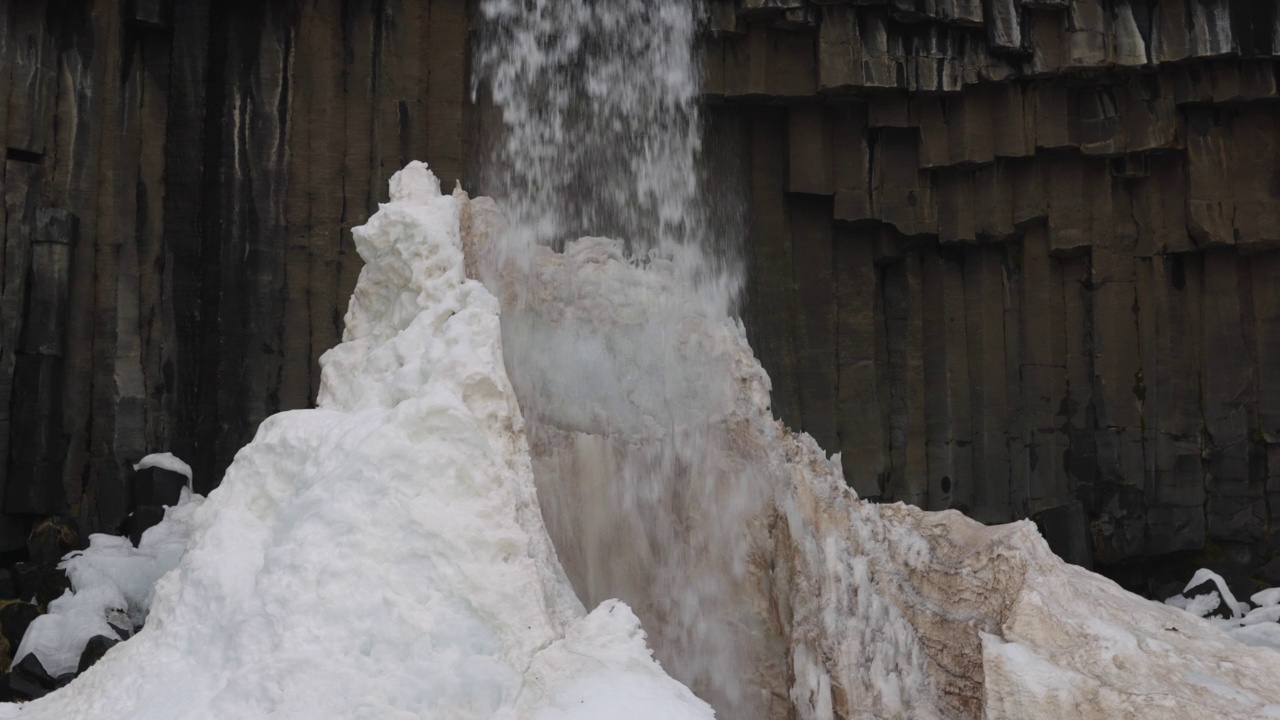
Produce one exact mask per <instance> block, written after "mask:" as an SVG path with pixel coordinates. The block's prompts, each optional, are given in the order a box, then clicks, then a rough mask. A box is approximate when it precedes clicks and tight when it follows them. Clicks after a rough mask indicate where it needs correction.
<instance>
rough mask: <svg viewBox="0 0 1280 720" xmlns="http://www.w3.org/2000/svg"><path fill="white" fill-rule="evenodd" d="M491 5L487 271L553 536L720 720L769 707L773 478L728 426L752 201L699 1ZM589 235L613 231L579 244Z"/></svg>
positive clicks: (588, 591) (577, 569)
mask: <svg viewBox="0 0 1280 720" xmlns="http://www.w3.org/2000/svg"><path fill="white" fill-rule="evenodd" d="M480 8H481V16H482V23H481V32H480V42H479V43H478V47H477V50H476V68H477V72H476V76H477V78H478V82H479V83H480V84H481V86H480V89H481V90H482V91H484V92H488V93H489V95H490V97H491V99H492V104H493V107H494V109H495V112H496V113H499V114H500V117H501V127H500V129H499V131H498V132H497V133H496V135H497V137H496V138H495V139H493V141H492V142H491V143H490V148H489V152H488V155H487V157H486V158H485V160H484V162H483V167H482V168H481V170H480V176H481V178H482V187H481V189H482V190H483V191H484V192H485V193H486V194H490V195H493V196H495V197H496V198H497V199H498V200H499V202H500V203H501V204H502V207H503V209H504V211H505V213H506V216H507V224H506V229H505V232H503V233H502V237H501V238H500V239H499V240H498V241H497V242H496V243H495V246H494V247H493V248H492V250H491V252H490V253H489V255H488V258H489V262H487V263H486V264H485V268H484V269H482V270H481V276H482V277H483V278H484V279H485V281H486V284H487V285H488V286H489V287H490V289H491V290H493V291H494V292H495V293H496V294H498V295H499V296H500V297H501V298H502V301H503V319H502V331H503V343H504V355H505V357H506V365H507V368H508V373H509V375H510V377H511V380H512V384H513V386H514V387H515V389H516V393H517V396H518V397H519V400H520V404H521V409H522V411H523V413H524V415H525V418H526V420H527V421H528V423H529V426H528V434H529V437H530V444H531V446H532V449H533V455H534V469H535V479H536V481H537V485H538V494H539V501H540V504H541V506H542V508H543V514H544V516H545V518H546V521H547V525H548V529H549V531H550V533H551V535H552V538H553V539H554V540H555V543H556V547H557V551H558V553H559V555H560V558H561V561H562V563H563V564H564V566H565V570H566V572H567V574H568V575H569V577H570V579H571V580H572V581H573V584H574V587H575V589H576V590H577V592H578V594H579V596H580V598H581V599H582V600H583V602H584V603H585V604H586V605H587V606H588V607H591V606H594V605H595V604H597V603H599V602H601V601H604V600H607V599H609V598H613V597H618V598H621V599H622V600H624V601H625V602H627V603H629V604H630V605H632V607H634V608H635V610H636V612H637V614H638V615H639V616H640V618H641V620H642V621H643V623H644V625H645V628H646V629H647V631H648V632H649V635H650V639H651V643H652V644H653V646H654V648H655V652H656V653H657V656H658V658H659V659H660V660H661V661H662V663H663V665H664V667H665V668H666V669H667V670H668V671H669V672H671V673H672V675H673V676H674V677H676V678H677V679H679V680H681V681H682V682H685V683H686V684H688V685H689V686H690V687H691V688H693V689H694V691H695V692H697V693H698V694H699V695H701V696H702V697H704V698H707V699H708V700H709V701H711V702H712V704H713V705H715V706H716V707H717V709H718V710H719V712H720V714H721V716H722V717H734V718H751V717H764V716H766V714H767V713H766V710H765V706H766V705H767V702H764V699H765V698H766V697H767V696H768V692H765V691H763V690H762V689H761V688H759V687H756V686H755V684H754V683H753V682H751V681H750V679H749V678H750V677H751V675H752V669H753V668H758V667H760V665H761V663H763V662H765V661H764V660H763V659H762V658H760V657H758V656H759V655H760V647H761V645H762V643H761V638H762V637H770V638H773V637H774V636H776V631H774V630H771V629H770V628H768V627H767V623H766V622H764V621H762V620H761V615H762V614H761V613H760V612H759V609H758V608H753V607H750V606H749V605H745V604H744V603H743V602H741V598H742V597H744V596H745V595H747V594H758V593H747V592H746V589H745V588H746V587H747V586H749V585H751V584H752V583H753V582H755V581H754V580H753V579H752V577H753V573H751V572H750V571H749V569H750V565H751V563H752V562H753V558H758V557H759V556H761V555H762V554H763V553H761V552H760V550H759V548H757V547H754V546H753V544H752V542H751V541H750V539H749V535H748V532H747V530H748V527H749V526H750V525H752V524H753V523H754V524H759V523H761V522H763V519H762V518H763V510H764V508H765V506H766V502H765V501H766V499H767V494H768V493H767V490H768V481H767V479H766V478H764V477H763V476H761V475H758V474H757V473H753V472H750V471H749V470H748V471H744V470H743V469H742V468H733V469H731V467H730V466H731V465H732V464H733V463H732V462H731V461H730V460H729V458H730V457H731V456H732V455H733V454H734V453H733V452H732V449H731V448H730V447H729V445H730V444H731V443H732V438H731V437H730V436H729V435H728V434H726V433H725V432H724V431H723V428H722V427H721V421H722V420H723V419H724V418H726V417H728V416H729V414H730V413H731V412H732V410H733V408H734V407H735V404H736V403H737V402H738V395H739V394H740V392H741V388H740V387H738V385H737V384H736V382H735V380H734V379H733V378H732V377H731V376H730V373H727V372H726V371H725V368H726V367H730V366H731V364H732V362H733V357H734V353H736V352H737V350H738V348H739V347H740V345H742V343H740V340H741V332H742V328H741V325H740V324H737V323H736V321H733V320H731V319H730V315H729V313H731V312H732V310H733V309H734V308H735V303H736V299H737V297H738V294H739V292H740V289H741V285H742V262H741V259H740V253H739V252H736V249H737V248H738V247H739V244H740V236H739V235H738V232H739V231H740V228H741V227H742V226H741V223H740V222H734V218H735V217H737V215H736V214H735V212H736V211H735V208H740V207H741V204H740V202H739V201H738V200H737V199H736V198H734V197H732V196H728V195H727V194H726V193H723V192H720V193H717V192H712V191H710V190H709V187H710V186H711V183H709V182H707V180H708V179H707V178H706V177H704V176H703V174H702V172H701V167H702V164H703V163H702V153H703V141H702V132H703V127H702V122H703V121H702V118H701V115H700V112H699V88H700V82H701V68H700V66H699V62H698V60H697V48H696V40H697V33H698V32H699V23H700V20H701V18H700V16H699V12H700V8H701V4H700V3H697V2H695V1H694V0H657V1H656V2H655V1H651V0H614V1H610V2H593V1H588V2H562V1H561V0H487V1H486V2H482V3H481V5H480ZM725 208H729V210H728V211H727V212H726V211H725ZM713 210H718V211H719V213H720V214H719V216H718V221H717V222H712V221H711V219H710V218H711V217H712V212H713ZM723 218H728V221H727V222H725V221H723ZM593 235H606V236H608V237H610V238H615V239H613V240H604V239H601V238H598V237H585V238H584V239H581V240H573V239H574V238H579V237H581V236H593ZM553 252H554V253H558V254H559V255H560V257H559V258H557V257H554V256H553V254H552V253H553ZM535 258H538V260H535ZM619 265H626V266H629V267H630V268H632V269H642V270H643V271H644V272H639V273H630V274H627V275H626V276H625V277H623V276H622V274H621V271H620V270H616V267H617V266H619ZM584 268H586V270H585V271H584ZM637 279H638V280H639V282H637ZM708 337H710V338H715V340H710V341H709V340H707V338H708ZM744 605H745V606H744ZM775 641H776V638H775ZM763 644H764V645H768V644H769V643H767V642H766V643H763ZM748 646H750V647H748ZM779 655H781V653H779Z"/></svg>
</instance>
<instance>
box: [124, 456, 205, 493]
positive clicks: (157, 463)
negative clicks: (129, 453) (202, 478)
mask: <svg viewBox="0 0 1280 720" xmlns="http://www.w3.org/2000/svg"><path fill="white" fill-rule="evenodd" d="M147 468H160V469H162V470H168V471H170V472H176V473H178V474H179V475H182V476H184V477H186V478H187V483H188V485H189V484H190V483H191V466H190V465H188V464H187V463H186V462H184V461H183V460H182V459H180V458H179V457H178V456H177V455H174V454H173V453H167V452H165V453H151V454H150V455H147V456H145V457H143V458H142V459H141V460H139V461H138V462H137V463H135V464H134V466H133V469H134V470H135V471H138V470H146V469H147Z"/></svg>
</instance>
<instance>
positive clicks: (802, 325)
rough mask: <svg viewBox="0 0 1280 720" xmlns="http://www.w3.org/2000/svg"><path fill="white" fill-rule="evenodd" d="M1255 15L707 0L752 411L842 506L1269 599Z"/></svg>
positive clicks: (1267, 12)
mask: <svg viewBox="0 0 1280 720" xmlns="http://www.w3.org/2000/svg"><path fill="white" fill-rule="evenodd" d="M1276 5H1277V4H1275V3H1271V1H1266V3H1234V1H1226V0H1221V1H1215V0H1194V1H1193V0H1188V1H1185V3H1183V1H1181V0H1176V1H1161V3H1148V1H1146V0H1060V1H1048V0H1042V1H1032V0H1024V1H1021V3H1018V1H1016V0H991V1H986V3H978V1H977V0H936V1H934V0H892V1H886V0H879V1H876V0H860V1H858V3H817V1H812V3H810V1H806V0H739V1H736V3H735V1H732V0H723V1H717V3H714V4H713V9H712V20H713V27H714V32H713V33H712V38H710V40H709V42H708V54H707V78H708V79H707V86H708V92H709V94H710V96H712V97H713V99H716V100H718V101H721V102H719V108H718V110H717V114H718V115H719V124H721V126H723V127H727V128H730V129H728V131H726V132H728V133H730V135H732V136H733V137H732V138H731V140H728V142H733V143H737V145H739V147H740V149H741V150H740V152H741V154H742V155H744V156H746V158H750V184H751V205H750V208H751V210H750V217H751V237H750V247H751V252H753V255H754V260H753V274H751V281H750V286H751V287H750V299H749V304H750V306H749V311H748V318H749V329H750V332H751V336H753V345H754V346H755V347H756V350H758V352H759V354H760V357H762V360H763V361H764V365H765V368H767V369H768V372H769V374H771V377H772V378H773V386H774V389H773V392H774V411H776V413H777V414H778V415H780V416H781V418H782V419H785V420H786V421H787V423H788V424H790V425H791V427H796V428H803V429H804V430H806V432H809V433H810V434H813V436H814V437H815V438H817V439H818V441H819V442H820V443H822V445H823V447H827V448H831V450H837V451H841V452H842V454H844V464H845V469H846V475H847V480H849V482H850V484H852V487H854V488H855V489H856V491H858V492H859V493H860V495H863V496H865V497H874V498H881V500H884V501H899V500H900V501H905V502H910V503H915V505H919V506H923V507H928V509H945V507H957V509H961V510H964V511H965V512H968V514H970V515H973V516H974V518H978V519H980V520H983V521H987V523H993V521H1007V520H1011V519H1015V518H1028V516H1030V518H1034V519H1037V521H1038V523H1039V524H1041V528H1042V530H1043V532H1044V533H1046V536H1047V537H1048V538H1050V539H1051V543H1052V544H1053V546H1055V550H1056V551H1059V552H1060V553H1062V555H1065V556H1066V557H1069V559H1071V560H1073V561H1076V562H1080V564H1084V565H1091V564H1093V562H1097V564H1098V565H1100V566H1101V569H1107V568H1116V566H1117V565H1119V564H1130V562H1134V561H1137V560H1140V559H1146V557H1151V556H1161V557H1162V560H1161V562H1164V564H1165V565H1169V568H1170V571H1171V573H1175V575H1174V578H1176V577H1179V575H1178V574H1176V573H1183V571H1184V570H1183V569H1181V566H1179V569H1178V570H1174V569H1172V568H1174V566H1178V564H1179V562H1183V564H1210V565H1215V566H1217V568H1220V569H1222V570H1225V571H1229V573H1231V574H1233V575H1234V577H1235V578H1236V579H1243V578H1245V577H1251V575H1252V577H1256V578H1260V579H1265V580H1267V582H1270V583H1275V582H1280V556H1277V555H1275V551H1276V543H1275V539H1274V538H1275V536H1274V533H1272V530H1271V528H1272V525H1271V523H1272V509H1274V507H1276V509H1280V505H1277V501H1280V424H1277V423H1280V357H1277V352H1280V305H1277V302H1280V296H1277V290H1276V288H1280V252H1277V251H1276V249H1277V247H1280V100H1277V97H1280V96H1277V92H1276V87H1277V79H1276V78H1277V69H1280V13H1277V10H1276ZM1170 553H1174V555H1170ZM1155 566H1156V564H1152V568H1155ZM1117 571H1119V570H1117ZM1125 571H1126V573H1130V579H1133V580H1137V579H1139V578H1140V579H1142V580H1144V582H1148V583H1158V582H1160V580H1161V574H1160V573H1158V571H1152V573H1140V571H1139V573H1138V574H1137V575H1133V574H1132V573H1133V569H1130V570H1125ZM1164 579H1167V578H1164Z"/></svg>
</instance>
